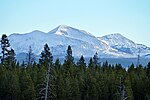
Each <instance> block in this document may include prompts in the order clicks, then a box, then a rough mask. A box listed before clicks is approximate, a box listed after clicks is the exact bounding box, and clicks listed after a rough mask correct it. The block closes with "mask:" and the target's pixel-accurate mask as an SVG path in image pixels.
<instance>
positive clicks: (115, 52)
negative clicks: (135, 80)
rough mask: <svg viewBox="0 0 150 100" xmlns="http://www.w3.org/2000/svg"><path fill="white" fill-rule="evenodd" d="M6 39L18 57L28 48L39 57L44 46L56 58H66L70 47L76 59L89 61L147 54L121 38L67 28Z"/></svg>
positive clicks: (146, 48) (57, 28) (142, 48)
mask: <svg viewBox="0 0 150 100" xmlns="http://www.w3.org/2000/svg"><path fill="white" fill-rule="evenodd" d="M8 38H9V40H10V44H11V47H12V48H13V49H14V50H15V52H16V54H17V55H19V54H24V53H26V52H28V48H29V46H31V47H32V49H33V53H34V54H36V55H40V53H41V51H42V50H43V47H44V44H45V43H47V44H48V45H49V47H50V49H51V52H52V53H53V55H54V56H58V57H64V56H65V55H66V49H67V47H68V45H71V47H72V49H73V56H75V57H80V56H81V55H84V56H85V57H92V56H93V55H94V54H95V53H96V52H98V54H99V55H100V57H103V58H133V57H136V56H137V53H138V51H139V50H140V52H141V54H142V56H143V57H145V56H146V57H147V55H149V54H150V48H149V47H147V46H145V45H142V44H136V43H134V42H133V41H131V40H129V39H127V38H126V37H124V36H122V35H121V34H118V33H117V34H110V35H106V36H103V37H95V36H94V35H92V34H90V33H88V32H86V31H83V30H79V29H76V28H72V27H70V26H66V25H60V26H58V27H56V28H55V29H53V30H51V31H49V32H48V33H45V32H42V31H38V30H35V31H32V32H30V33H25V34H16V33H14V34H11V35H10V36H8Z"/></svg>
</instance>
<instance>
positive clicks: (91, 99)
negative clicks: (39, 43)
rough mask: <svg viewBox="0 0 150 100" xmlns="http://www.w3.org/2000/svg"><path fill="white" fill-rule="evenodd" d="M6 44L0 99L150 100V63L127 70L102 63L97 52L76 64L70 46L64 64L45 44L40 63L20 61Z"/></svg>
mask: <svg viewBox="0 0 150 100" xmlns="http://www.w3.org/2000/svg"><path fill="white" fill-rule="evenodd" d="M1 41H2V40H1ZM2 43H3V42H1V47H2V46H3V48H2V54H5V55H2V56H1V64H0V100H125V99H126V100H150V63H148V65H147V66H142V65H139V66H136V67H135V66H134V65H133V64H132V65H131V66H129V68H128V70H126V69H125V68H124V67H123V66H121V64H116V65H110V64H109V63H108V62H104V63H103V64H99V59H98V54H97V53H96V54H95V55H94V57H93V58H91V59H90V60H89V63H88V64H86V63H85V60H84V57H83V56H81V58H80V59H79V61H78V62H77V63H75V62H74V57H73V56H72V49H71V46H68V49H67V52H66V57H65V60H64V63H63V64H61V63H60V61H59V59H57V60H56V61H55V62H54V61H53V56H52V53H51V52H50V49H49V47H48V45H47V44H45V45H44V50H43V51H42V52H41V57H40V59H39V63H36V62H32V63H31V62H30V61H29V62H28V63H27V64H25V63H22V64H19V63H17V62H16V60H15V56H14V54H15V53H10V51H9V50H7V47H6V44H5V46H4V45H3V44H2ZM6 43H8V42H6ZM7 51H8V52H9V53H7ZM11 51H13V50H11ZM13 52H14V51H13ZM30 53H31V52H30ZM10 54H11V55H10ZM31 54H32V53H31ZM30 59H31V58H30ZM53 62H54V63H53Z"/></svg>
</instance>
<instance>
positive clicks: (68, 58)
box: [65, 45, 74, 64]
mask: <svg viewBox="0 0 150 100" xmlns="http://www.w3.org/2000/svg"><path fill="white" fill-rule="evenodd" d="M73 60H74V58H73V56H72V49H71V46H70V45H69V46H68V49H67V55H66V60H65V62H68V63H71V64H73V63H74V62H73Z"/></svg>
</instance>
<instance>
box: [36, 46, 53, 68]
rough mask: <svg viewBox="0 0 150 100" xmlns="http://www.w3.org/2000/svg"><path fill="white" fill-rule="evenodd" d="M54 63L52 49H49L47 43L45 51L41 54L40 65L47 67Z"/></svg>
mask: <svg viewBox="0 0 150 100" xmlns="http://www.w3.org/2000/svg"><path fill="white" fill-rule="evenodd" d="M52 61H53V56H52V54H51V52H50V48H49V46H48V44H47V43H46V44H45V45H44V50H43V51H42V52H41V57H40V59H39V63H40V64H44V65H45V66H47V65H48V64H52Z"/></svg>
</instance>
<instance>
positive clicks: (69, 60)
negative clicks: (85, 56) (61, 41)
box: [63, 45, 75, 75]
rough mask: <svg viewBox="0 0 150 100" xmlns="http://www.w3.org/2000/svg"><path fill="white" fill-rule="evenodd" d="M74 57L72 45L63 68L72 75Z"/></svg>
mask: <svg viewBox="0 0 150 100" xmlns="http://www.w3.org/2000/svg"><path fill="white" fill-rule="evenodd" d="M74 65H75V64H74V57H73V56H72V49H71V46H70V45H69V46H68V49H67V54H66V59H65V61H64V64H63V68H64V70H65V73H66V75H67V73H69V74H70V75H73V68H74Z"/></svg>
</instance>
